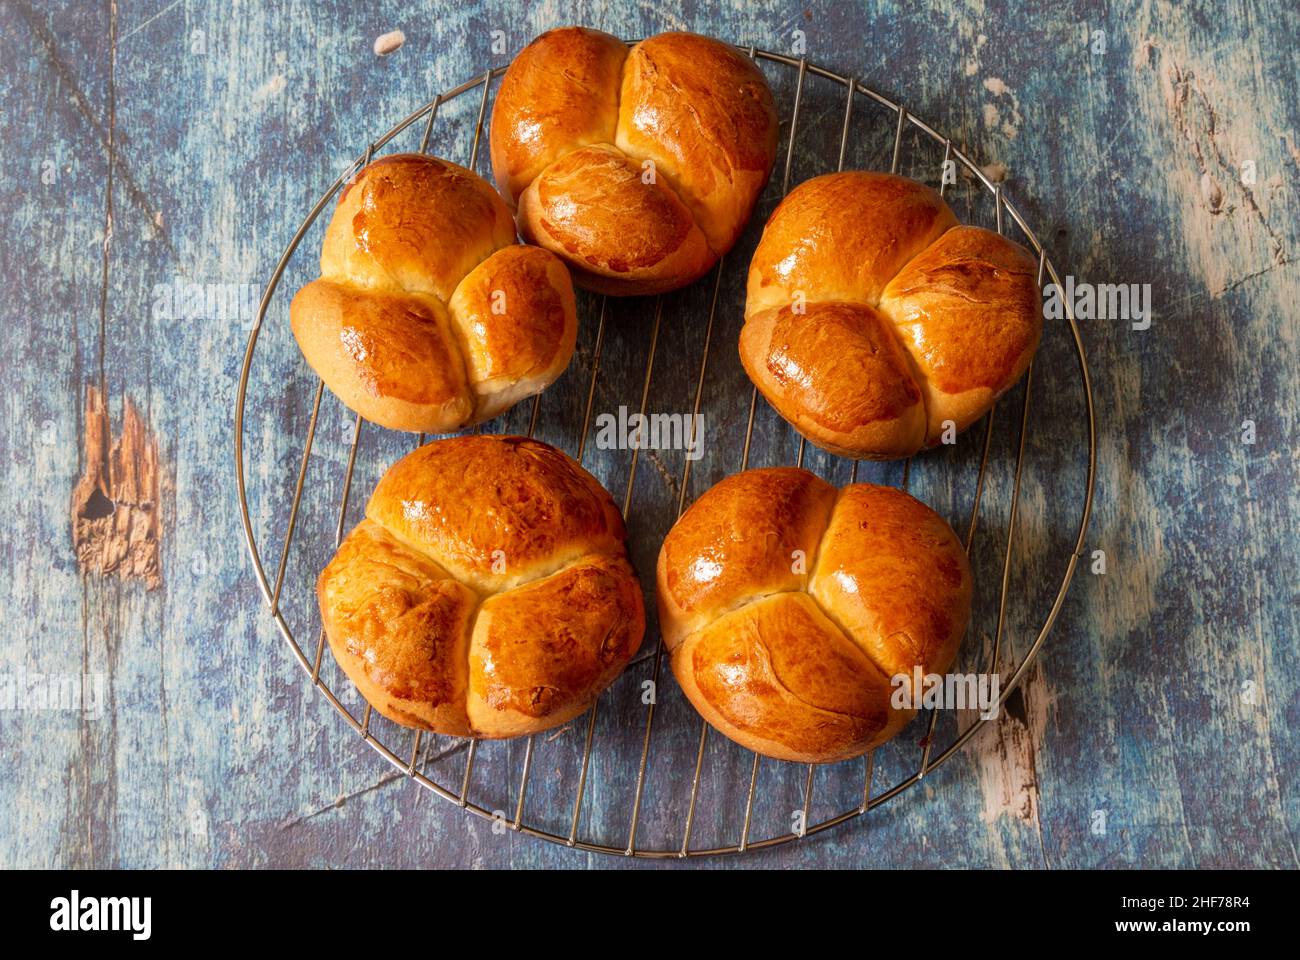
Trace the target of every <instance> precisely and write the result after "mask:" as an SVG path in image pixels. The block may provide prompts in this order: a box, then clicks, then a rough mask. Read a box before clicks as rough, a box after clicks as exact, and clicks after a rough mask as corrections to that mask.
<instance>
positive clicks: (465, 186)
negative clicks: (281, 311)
mask: <svg viewBox="0 0 1300 960" xmlns="http://www.w3.org/2000/svg"><path fill="white" fill-rule="evenodd" d="M320 269H321V276H320V278H319V279H317V280H313V281H312V282H311V283H309V284H307V285H306V286H305V287H303V288H302V289H301V290H299V291H298V294H297V295H296V296H295V297H294V298H293V303H292V304H291V305H290V308H289V318H290V323H291V324H292V326H293V332H294V336H295V337H296V338H297V340H298V345H299V347H300V348H301V349H302V352H303V356H304V357H306V358H307V362H308V363H309V364H311V366H312V369H314V370H315V371H316V373H317V374H319V375H320V377H321V379H322V380H324V381H325V384H326V385H327V386H328V387H329V388H330V390H332V391H333V392H334V393H335V394H336V395H337V396H338V397H339V399H340V400H342V401H343V402H344V403H345V404H346V405H347V406H348V407H350V408H351V409H353V410H355V411H356V412H357V413H359V414H361V416H363V417H365V418H366V419H367V420H370V421H372V422H374V423H378V424H380V425H381V426H385V427H391V428H392V429H394V430H410V431H413V432H424V433H450V432H452V431H454V430H459V429H460V428H462V427H465V426H469V425H471V424H475V423H480V422H482V421H484V420H488V419H491V418H492V417H495V416H497V415H498V414H500V413H502V412H504V411H505V410H507V409H509V408H510V407H511V406H513V405H514V404H515V403H517V402H518V401H519V400H521V399H522V398H524V397H528V396H532V395H534V394H536V393H540V392H541V391H542V390H544V389H545V388H546V387H547V386H549V385H550V384H551V383H552V382H554V380H555V379H556V378H557V377H558V376H559V375H560V374H561V373H563V372H564V369H565V368H566V367H567V366H568V365H569V360H570V358H571V357H572V356H573V347H574V342H575V340H576V338H577V330H578V327H577V314H576V312H575V308H574V298H573V285H572V283H571V281H570V279H569V275H568V271H567V270H566V269H565V267H564V264H563V263H561V262H560V261H559V260H558V259H557V258H556V257H554V256H553V255H551V254H549V253H547V252H546V251H544V250H540V249H538V248H536V247H525V246H522V245H520V244H518V243H516V242H515V228H514V223H513V221H512V220H511V217H510V211H509V210H508V209H506V206H505V204H504V203H502V202H501V198H500V197H499V196H498V195H497V193H496V191H494V190H493V189H492V187H491V186H490V185H489V184H488V183H487V182H486V181H485V180H483V178H481V177H479V176H478V175H477V174H475V173H473V172H471V171H469V170H466V169H465V168H464V167H459V166H457V165H456V164H454V163H449V162H447V161H446V160H439V159H438V158H436V157H430V156H424V155H421V154H399V155H395V156H390V157H383V158H381V159H379V160H376V161H375V162H374V163H371V164H370V165H369V166H367V167H366V168H365V169H363V170H362V171H360V173H358V174H357V177H356V179H355V180H354V182H353V183H351V184H349V185H348V186H347V187H346V188H345V189H344V191H343V194H342V195H341V196H340V197H339V202H338V207H337V208H336V209H335V211H334V216H333V218H332V219H331V220H330V224H329V227H328V229H327V230H326V232H325V242H324V244H323V246H322V249H321V261H320Z"/></svg>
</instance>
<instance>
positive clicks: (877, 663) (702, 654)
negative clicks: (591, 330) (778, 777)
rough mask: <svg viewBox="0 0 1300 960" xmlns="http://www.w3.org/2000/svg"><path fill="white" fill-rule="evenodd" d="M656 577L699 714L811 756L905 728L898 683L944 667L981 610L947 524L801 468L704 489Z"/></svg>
mask: <svg viewBox="0 0 1300 960" xmlns="http://www.w3.org/2000/svg"><path fill="white" fill-rule="evenodd" d="M750 571H754V575H753V576H752V577H751V576H750ZM656 581H657V587H658V606H659V621H660V626H661V628H662V630H663V635H664V640H665V643H666V645H667V647H668V649H669V651H670V652H671V658H672V660H671V662H672V668H673V673H674V675H675V676H676V677H677V679H678V681H679V683H680V684H681V686H682V689H683V690H684V691H685V693H686V695H687V697H688V698H689V699H690V700H691V702H692V703H693V704H694V705H695V707H696V709H698V710H699V711H700V713H701V714H702V715H703V716H704V717H705V719H707V720H708V721H709V722H710V723H712V724H713V725H714V726H715V727H717V729H718V730H720V731H721V732H722V733H723V734H725V735H726V736H728V737H730V738H731V739H733V740H735V741H736V742H738V743H740V744H742V745H744V746H746V747H748V748H750V749H752V750H757V751H758V752H760V753H763V754H765V755H767V756H771V757H777V758H779V759H784V760H796V761H800V762H808V763H827V762H832V761H836V760H842V759H846V758H848V757H853V756H858V755H860V754H862V753H865V752H866V751H867V750H869V749H871V748H872V747H874V746H877V745H879V744H880V743H883V742H884V741H885V740H887V739H889V738H890V737H892V736H894V735H895V734H896V733H897V732H898V731H899V730H900V729H901V728H902V727H903V726H904V725H905V724H906V723H907V722H908V721H909V720H910V719H911V717H912V716H913V715H914V712H915V711H914V710H912V709H910V708H909V709H895V708H894V707H893V706H892V703H891V698H892V695H893V692H894V687H893V683H892V681H893V678H894V677H895V676H897V675H899V674H904V675H906V676H907V678H908V679H907V680H906V681H905V682H906V683H907V685H908V686H909V688H910V686H911V673H912V670H913V668H914V667H920V668H921V670H922V673H943V672H944V671H946V670H947V669H948V668H949V666H951V664H952V661H953V659H954V658H955V657H956V653H957V648H958V646H959V644H960V641H961V637H962V634H963V633H964V632H965V629H966V624H967V621H968V620H969V618H970V604H971V578H970V566H969V563H968V562H967V559H966V554H965V551H964V550H963V548H962V546H961V544H960V542H959V541H958V540H957V537H956V535H955V534H953V532H952V530H951V529H950V528H949V527H948V525H947V524H946V523H945V522H944V521H943V520H942V518H940V517H939V516H938V515H937V514H935V513H934V512H933V511H932V510H930V509H929V508H928V507H926V506H925V505H924V504H922V503H920V502H919V501H917V500H916V499H914V498H912V497H910V496H908V495H907V494H905V493H903V492H901V491H899V490H895V489H894V488H892V487H876V486H872V485H870V484H853V485H851V486H848V487H844V488H843V489H841V490H838V491H837V490H836V489H835V488H834V487H832V486H831V485H830V484H828V483H826V482H825V481H823V480H821V479H819V478H817V477H816V476H814V475H813V474H811V473H809V472H808V471H806V470H802V469H798V468H793V467H784V468H777V469H762V470H747V471H745V472H743V473H740V474H736V475H734V476H731V477H728V478H726V479H724V480H723V481H721V482H720V483H718V484H717V485H715V486H714V487H713V488H711V489H710V490H709V491H708V492H706V493H705V494H704V495H703V496H702V497H700V499H699V500H697V501H696V502H695V503H694V504H693V505H692V506H691V507H690V509H688V510H687V511H686V512H685V513H684V514H683V515H682V517H681V519H680V520H679V521H678V523H677V524H676V525H675V526H674V527H673V529H672V530H671V531H670V532H669V534H668V536H667V537H666V538H665V540H664V544H663V547H662V549H661V550H660V553H659V563H658V566H657V569H656Z"/></svg>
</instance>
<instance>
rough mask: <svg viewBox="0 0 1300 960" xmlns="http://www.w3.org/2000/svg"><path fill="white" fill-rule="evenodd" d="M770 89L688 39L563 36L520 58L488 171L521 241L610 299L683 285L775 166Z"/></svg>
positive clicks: (498, 109)
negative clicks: (514, 215) (513, 213)
mask: <svg viewBox="0 0 1300 960" xmlns="http://www.w3.org/2000/svg"><path fill="white" fill-rule="evenodd" d="M776 136H777V118H776V109H775V105H774V103H773V99H772V92H771V90H770V88H769V87H768V85H767V81H766V80H765V79H764V77H763V74H762V73H761V72H760V71H759V69H758V68H757V66H755V64H754V63H753V61H752V60H750V59H749V58H748V57H746V56H744V55H743V54H741V53H739V52H738V51H736V50H735V49H733V48H732V47H729V46H727V45H726V44H723V43H720V42H719V41H717V40H713V39H710V38H708V37H701V36H697V35H695V34H691V33H662V34H659V35H658V36H655V37H651V38H650V39H648V40H643V41H642V42H640V43H638V44H636V46H634V47H632V49H631V50H630V51H629V49H628V47H627V45H626V44H625V43H623V41H621V40H619V39H618V38H617V37H612V36H610V35H609V34H607V33H602V32H600V31H598V30H588V29H585V28H582V27H565V28H562V29H559V30H551V31H550V32H548V33H544V34H542V35H541V36H540V37H538V38H537V39H536V40H534V41H533V42H532V43H530V44H529V45H528V46H527V47H525V48H524V49H523V50H522V51H521V52H520V53H519V55H518V56H517V57H515V59H514V62H513V63H511V65H510V68H509V69H508V70H507V71H506V74H505V77H504V78H503V80H502V81H501V89H500V91H499V92H498V94H497V99H496V104H495V106H494V107H493V110H492V128H491V144H492V169H493V172H494V174H495V176H496V181H497V184H498V186H500V188H501V190H502V191H503V192H504V193H505V195H506V196H507V197H508V198H509V200H510V202H511V204H514V205H517V207H518V219H519V229H520V233H521V234H522V235H523V237H524V239H526V240H528V241H529V242H531V243H536V244H538V245H539V246H541V247H544V248H546V249H547V250H550V251H552V252H554V253H555V254H557V255H558V256H560V257H563V258H564V259H565V260H566V261H567V262H568V263H569V265H570V266H571V267H572V268H573V271H574V277H575V279H576V280H577V282H578V283H579V284H580V285H582V286H586V287H589V288H591V289H593V290H597V291H600V292H602V293H609V294H615V295H631V294H647V293H659V292H663V291H666V290H674V289H676V288H678V287H681V286H684V285H685V284H687V283H689V282H691V281H692V280H694V279H696V278H697V277H699V276H700V275H701V274H703V273H704V272H705V271H707V270H708V269H709V268H710V267H711V266H713V264H715V263H716V262H717V260H718V258H719V257H720V256H722V255H723V254H724V253H726V252H727V251H728V250H729V249H731V246H732V244H734V243H735V242H736V238H737V237H738V236H739V234H740V231H741V229H742V228H743V227H744V225H745V223H746V221H747V220H748V219H749V215H750V213H751V212H752V211H753V208H754V203H755V201H756V200H757V199H758V195H759V193H760V192H761V191H762V189H763V186H764V185H765V184H766V183H767V179H768V176H769V175H770V174H771V172H772V164H773V161H774V160H775V158H776Z"/></svg>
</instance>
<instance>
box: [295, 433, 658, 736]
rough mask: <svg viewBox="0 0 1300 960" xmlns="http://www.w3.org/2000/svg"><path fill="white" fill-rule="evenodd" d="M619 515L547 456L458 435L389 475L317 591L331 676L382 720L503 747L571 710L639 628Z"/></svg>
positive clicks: (622, 657)
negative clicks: (502, 742) (335, 669)
mask: <svg viewBox="0 0 1300 960" xmlns="http://www.w3.org/2000/svg"><path fill="white" fill-rule="evenodd" d="M624 538H625V532H624V528H623V520H622V517H621V515H620V514H619V511H618V509H617V508H616V507H615V506H614V502H613V501H612V500H611V499H610V496H609V494H608V493H607V492H606V491H605V489H604V488H603V487H602V486H601V485H600V484H599V483H598V482H597V481H596V479H595V478H594V477H592V476H591V475H590V474H589V473H587V472H586V471H585V470H583V469H582V468H581V467H580V466H578V464H576V463H574V462H573V460H571V459H570V458H569V457H567V456H565V455H564V454H563V453H561V452H560V451H558V450H556V449H554V448H553V447H550V446H547V445H546V444H544V443H540V442H538V441H535V440H528V439H525V438H523V437H496V436H486V435H472V436H464V437H456V438H454V439H451V440H442V441H438V442H435V443H430V444H427V445H425V446H423V447H420V448H419V449H418V450H415V451H414V452H412V453H410V454H408V455H407V456H405V457H403V458H402V459H401V460H399V461H398V462H397V463H396V464H394V465H393V466H392V467H391V468H390V469H389V470H388V472H387V473H386V474H384V477H383V479H381V480H380V481H379V485H378V486H377V487H376V488H375V492H374V495H373V496H371V498H370V502H369V504H368V505H367V506H366V516H365V519H364V520H362V521H361V523H360V524H358V525H357V526H356V527H355V528H354V529H353V530H352V532H351V533H350V534H348V536H347V538H346V539H345V540H344V541H343V543H342V545H341V546H340V547H339V549H338V551H337V552H336V553H335V555H334V558H333V559H332V560H331V561H330V562H329V565H328V566H326V568H325V570H324V571H323V572H322V573H321V575H320V579H319V581H318V582H317V585H316V594H317V599H318V600H319V602H320V610H321V621H322V623H323V624H324V627H325V633H326V636H327V637H328V638H329V644H330V649H331V650H332V651H333V652H334V656H335V658H336V659H337V660H338V662H339V664H340V666H342V668H343V671H344V672H345V673H346V674H347V675H348V677H349V678H350V679H351V680H352V682H353V683H354V684H356V686H357V688H358V689H359V690H360V691H361V694H362V695H363V696H364V697H365V698H366V699H367V700H368V701H370V703H371V704H372V705H373V706H374V708H375V709H376V710H378V711H379V712H380V713H382V714H383V715H384V716H386V717H388V718H390V719H392V720H395V721H396V722H398V723H400V724H403V725H405V726H408V727H419V728H421V729H425V730H433V731H434V732H436V733H443V734H448V735H451V736H461V737H465V736H468V737H489V738H500V737H513V736H518V735H521V734H532V733H537V732H539V731H542V730H547V729H549V728H551V727H554V726H558V725H560V724H562V723H564V722H566V721H568V720H570V719H572V718H573V717H575V716H577V715H578V714H580V713H582V712H583V711H585V710H586V709H587V708H588V707H589V706H590V705H591V703H592V701H593V700H594V699H595V698H596V696H597V695H599V693H600V691H601V690H603V689H604V688H605V687H606V686H608V685H609V683H610V682H611V681H612V680H613V679H614V678H615V677H616V676H618V674H619V673H620V672H621V671H622V669H623V667H624V666H625V665H626V664H627V662H628V660H629V659H630V658H631V657H632V655H633V654H634V653H635V652H636V650H637V647H638V646H640V643H641V637H642V634H643V633H644V632H645V609H644V605H643V600H642V596H641V588H640V585H639V584H638V582H637V579H636V575H635V573H633V571H632V568H631V566H630V565H629V564H628V561H627V556H626V549H625V546H624Z"/></svg>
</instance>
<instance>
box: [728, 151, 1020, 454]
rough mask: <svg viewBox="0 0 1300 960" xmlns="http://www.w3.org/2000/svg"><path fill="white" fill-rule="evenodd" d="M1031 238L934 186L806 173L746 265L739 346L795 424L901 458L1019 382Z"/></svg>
mask: <svg viewBox="0 0 1300 960" xmlns="http://www.w3.org/2000/svg"><path fill="white" fill-rule="evenodd" d="M1036 272H1037V265H1036V263H1035V261H1034V258H1033V257H1032V256H1031V255H1030V254H1029V252H1028V251H1027V250H1025V249H1024V247H1022V246H1020V245H1019V244H1017V243H1015V242H1013V241H1011V240H1008V239H1006V238H1005V237H1002V236H1000V235H998V234H996V233H993V232H991V231H989V230H983V229H980V228H978V227H969V226H961V225H959V224H958V223H957V218H956V217H955V216H954V215H953V213H952V211H951V210H950V209H949V208H948V205H947V204H946V203H945V202H944V201H943V198H942V197H940V196H939V194H938V193H936V192H935V191H934V190H932V189H930V188H929V187H927V186H925V185H924V184H921V183H917V182H916V181H914V180H909V179H906V178H904V177H899V176H894V175H892V174H887V173H867V172H861V171H849V172H844V173H833V174H828V175H826V176H822V177H816V178H814V179H812V180H808V181H806V182H805V183H802V184H800V185H799V186H798V187H797V188H795V189H794V190H793V191H791V192H790V194H789V196H787V197H786V198H785V200H784V201H783V202H782V203H781V205H780V206H779V207H777V209H776V211H775V212H774V213H773V214H772V217H771V219H770V220H768V222H767V226H766V227H765V229H764V231H763V237H762V240H761V241H760V242H759V245H758V249H757V250H756V251H755V252H754V258H753V260H752V261H751V264H750V269H749V282H748V291H747V298H746V303H745V325H744V327H743V328H742V330H741V335H740V358H741V362H742V363H743V364H744V366H745V370H746V372H748V374H749V376H750V379H751V380H753V381H754V384H755V385H756V386H757V387H758V389H759V390H760V391H762V393H763V395H764V396H765V397H767V399H768V400H769V401H770V402H771V404H772V406H773V407H775V408H776V411H777V412H778V413H779V414H781V416H782V417H784V418H785V419H786V420H788V421H789V422H790V423H791V424H792V425H793V426H794V427H795V429H797V430H798V431H799V432H800V433H802V434H803V435H804V436H805V437H807V438H808V439H809V440H811V441H812V442H813V443H815V444H817V445H818V446H819V447H822V448H824V449H826V450H829V451H831V452H832V453H837V454H841V455H843V456H846V457H855V458H867V459H892V458H896V457H906V456H910V455H911V454H913V453H916V452H917V451H918V450H920V449H921V448H922V447H923V446H931V445H934V444H936V443H938V442H939V441H940V439H941V437H942V434H943V431H944V427H945V422H946V421H952V424H953V426H954V427H955V429H956V430H963V429H965V428H966V427H967V426H969V425H970V424H971V423H973V422H975V421H976V420H978V419H979V418H980V417H981V416H983V415H984V413H985V412H987V411H988V409H989V408H990V407H991V406H992V405H993V403H994V401H995V400H996V399H997V398H998V397H999V396H1000V395H1001V394H1003V393H1004V392H1006V391H1007V390H1008V389H1010V387H1011V386H1012V385H1013V384H1014V383H1015V382H1016V381H1017V380H1019V379H1020V377H1021V375H1023V374H1024V372H1025V369H1026V368H1027V367H1028V366H1029V361H1030V360H1031V359H1032V358H1033V355H1034V351H1035V350H1036V349H1037V348H1038V341H1039V337H1040V336H1041V333H1042V301H1041V299H1040V296H1039V292H1038V283H1037V278H1036Z"/></svg>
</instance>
